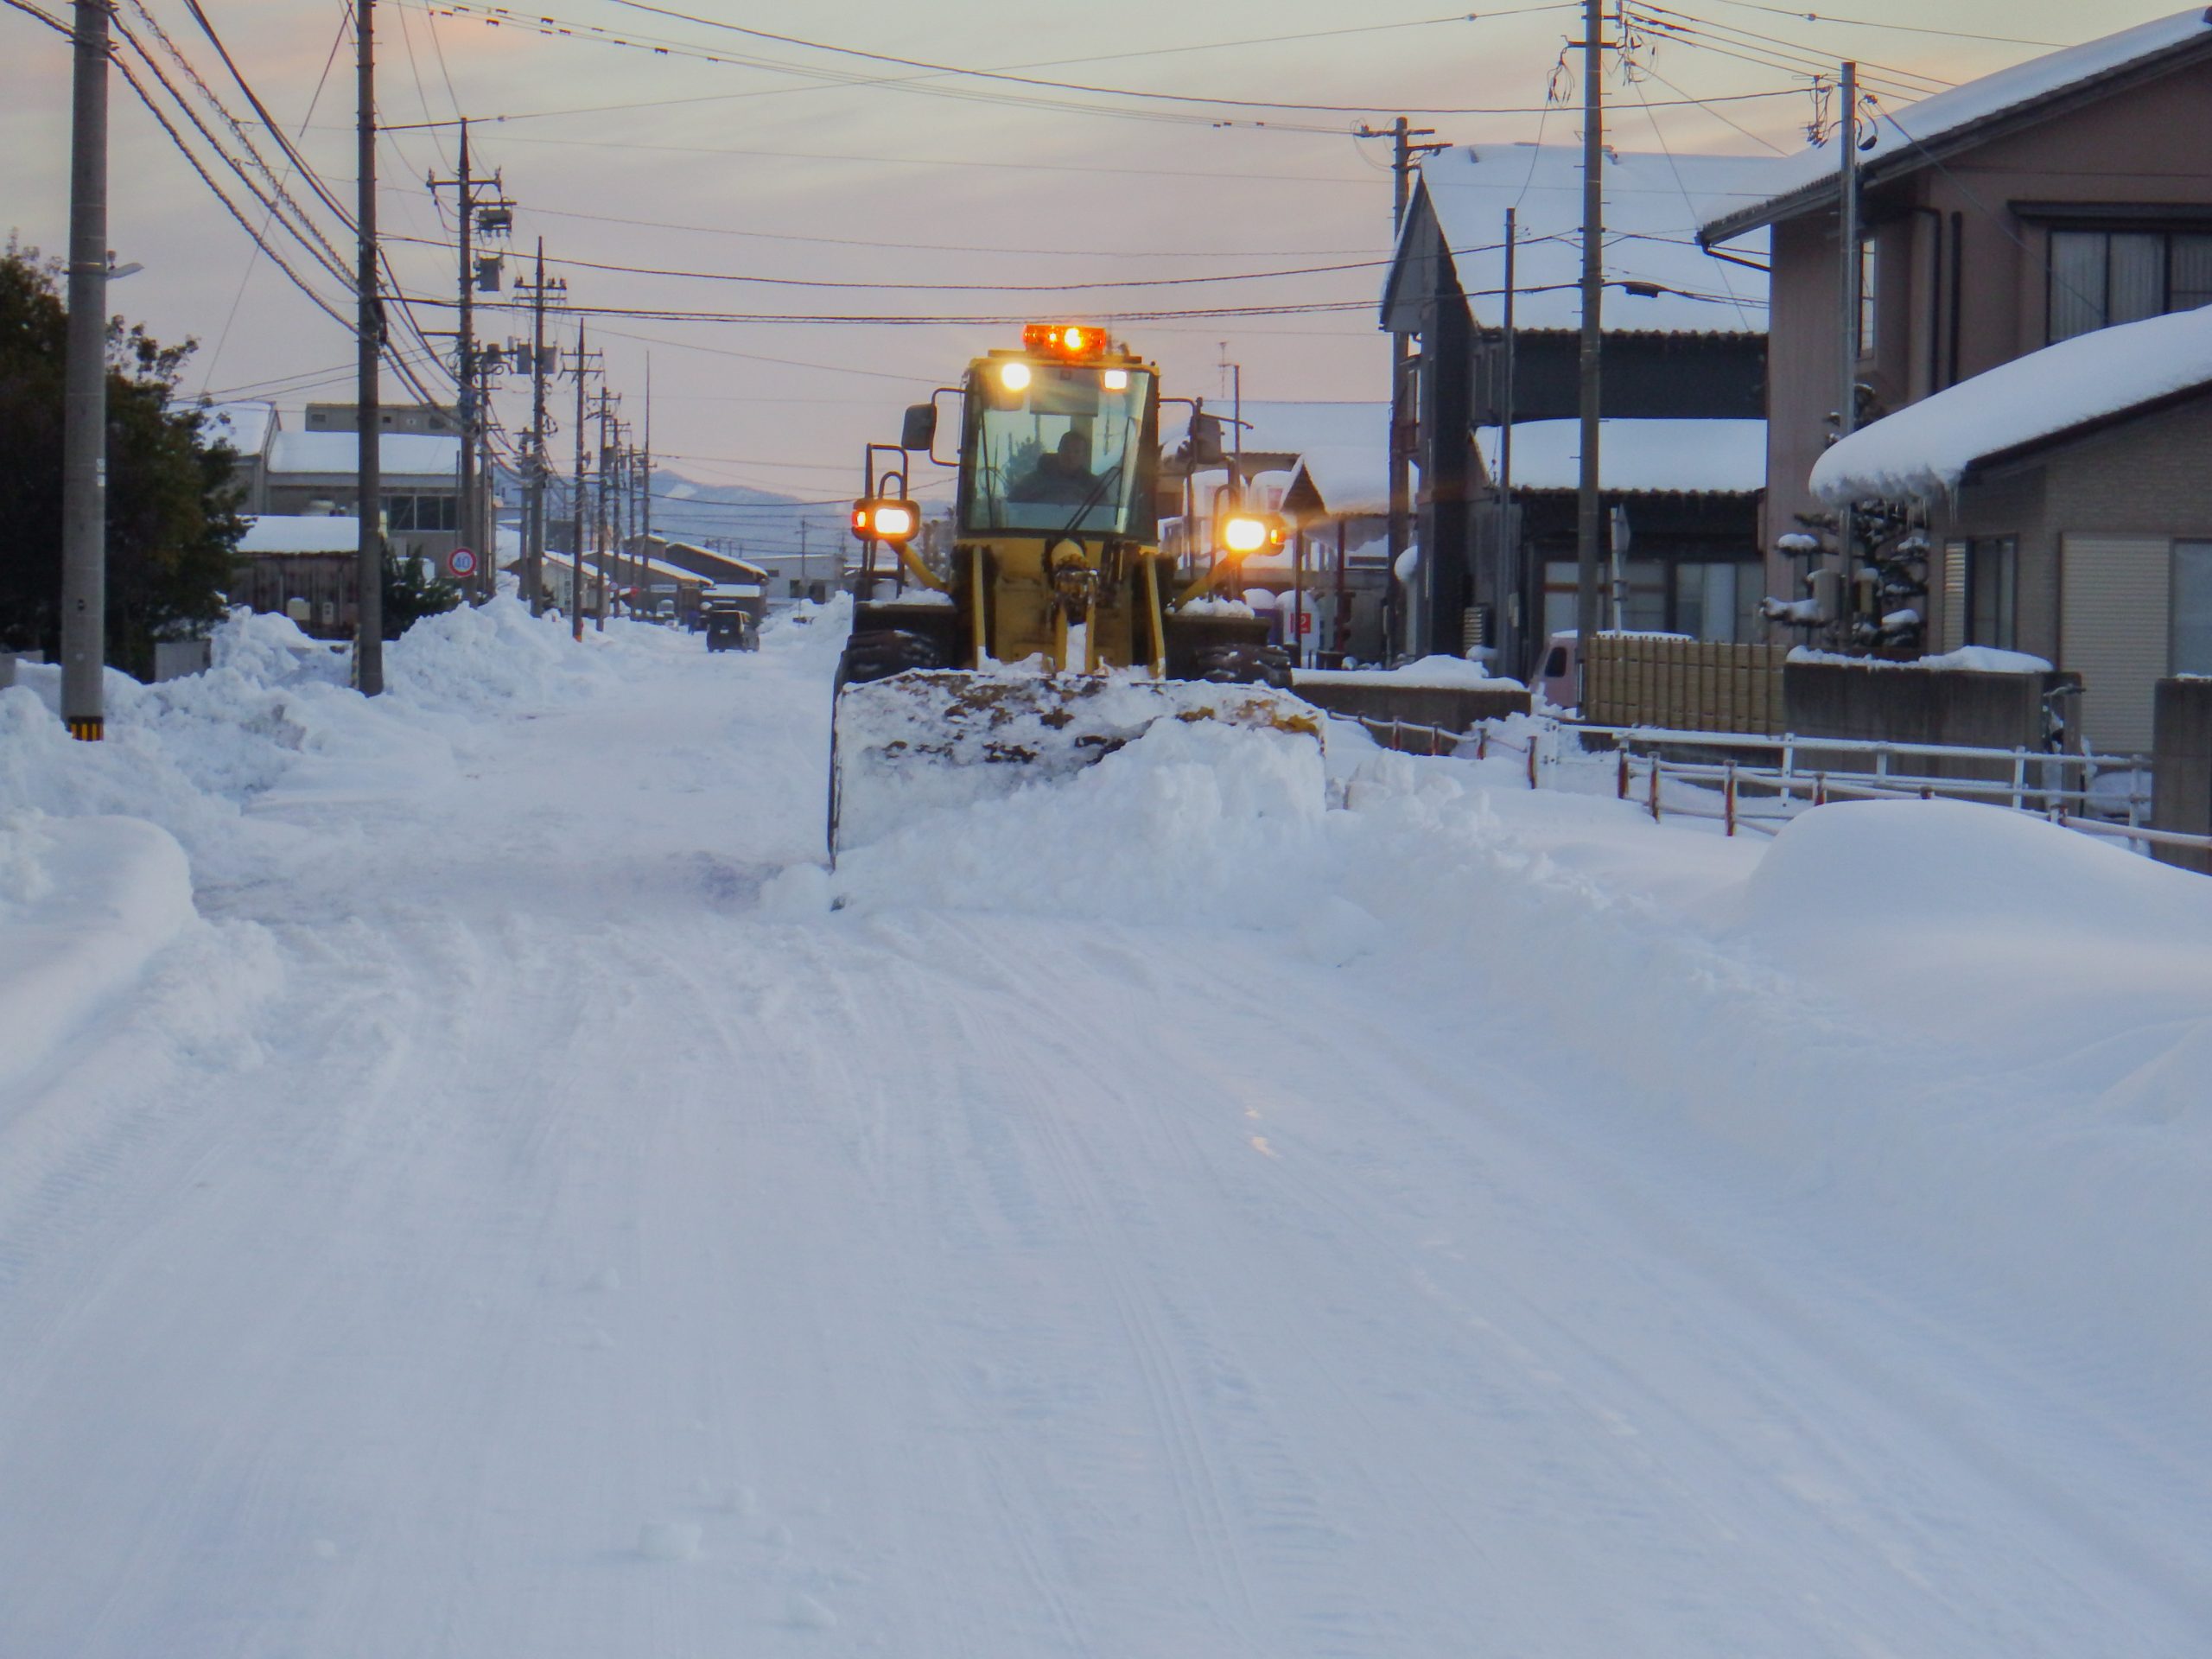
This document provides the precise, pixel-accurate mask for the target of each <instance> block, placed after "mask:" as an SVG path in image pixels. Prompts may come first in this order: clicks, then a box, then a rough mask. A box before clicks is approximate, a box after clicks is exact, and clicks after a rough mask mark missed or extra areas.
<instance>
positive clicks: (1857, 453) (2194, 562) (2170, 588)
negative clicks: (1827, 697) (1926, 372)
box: [1808, 305, 2212, 753]
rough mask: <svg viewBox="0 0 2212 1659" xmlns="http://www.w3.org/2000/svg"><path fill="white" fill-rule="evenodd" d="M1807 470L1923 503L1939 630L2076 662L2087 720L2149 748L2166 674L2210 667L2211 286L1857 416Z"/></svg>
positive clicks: (1849, 493) (2089, 728) (1843, 495)
mask: <svg viewBox="0 0 2212 1659" xmlns="http://www.w3.org/2000/svg"><path fill="white" fill-rule="evenodd" d="M1808 483H1809V486H1810V488H1811V490H1812V492H1813V493H1814V494H1815V496H1816V497H1817V498H1818V499H1821V501H1823V502H1825V503H1827V505H1833V506H1840V505H1847V504H1852V503H1856V502H1860V501H1867V500H1880V501H1885V502H1898V503H1905V504H1910V506H1911V507H1912V508H1913V509H1914V510H1915V512H1916V513H1917V514H1918V515H1919V516H1920V517H1921V518H1923V519H1924V521H1925V523H1926V525H1927V531H1926V534H1927V537H1928V539H1929V543H1930V545H1929V566H1930V574H1931V578H1932V579H1931V581H1930V582H1929V593H1928V594H1927V596H1926V599H1925V601H1924V603H1925V605H1926V607H1927V611H1928V628H1927V636H1928V641H1929V644H1930V645H1931V646H1933V648H1935V649H1936V650H1938V651H1952V650H1955V649H1957V648H1958V647H1960V646H1961V645H1986V646H1993V647H1997V648H1999V649H2003V650H2010V651H2020V652H2027V653H2028V654H2030V655H2031V656H2034V657H2040V658H2044V660H2045V661H2047V662H2050V663H2051V664H2055V665H2056V667H2057V668H2059V669H2060V670H2062V671H2068V672H2072V673H2075V674H2079V675H2080V676H2081V677H2082V703H2081V709H2080V714H2079V716H2078V721H2076V722H2075V723H2076V724H2077V727H2078V733H2079V735H2081V736H2082V737H2083V738H2084V739H2085V740H2086V741H2087V742H2088V746H2089V747H2092V748H2094V749H2096V750H2099V751H2101V752H2105V753H2140V752H2145V751H2147V750H2148V749H2149V748H2150V747H2151V742H2152V707H2153V698H2154V694H2155V690H2156V687H2157V684H2158V681H2159V679H2161V678H2162V677H2166V676H2169V675H2177V674H2208V675H2212V305H2208V306H2204V307H2202V308H2198V309H2196V310H2193V311H2186V312H2180V313H2177V314H2174V315H2166V316H2157V317H2149V318H2145V319H2143V320H2140V321H2134V322H2126V323H2120V324H2116V325H2114V326H2113V327H2109V328H2105V329H2102V330H2099V331H2096V332H2094V333H2091V334H2076V335H2075V336H2074V337H2073V338H2072V339H2069V340H2061V341H2059V342H2058V343H2057V344H2056V345H2051V346H2045V347H2044V348H2043V349H2042V350H2041V351H2037V352H2031V353H2028V354H2027V355H2026V356H2024V357H2018V358H2015V359H2012V361H2011V362H2008V363H2002V364H1999V365H1998V366H1996V367H1995V368H1993V369H1989V370H1986V371H1985V372H1983V373H1980V374H1978V375H1974V376H1972V377H1970V378H1967V379H1965V380H1961V381H1960V382H1959V383H1958V384H1957V385H1952V386H1947V387H1945V388H1944V389H1943V390H1942V391H1937V392H1936V393H1935V394H1933V395H1932V396H1930V397H1925V398H1923V399H1922V400H1921V401H1919V402H1917V403H1915V404H1910V405H1909V406H1907V407H1906V408H1904V409H1901V410H1897V412H1896V413H1895V414H1892V415H1889V416H1885V417H1884V418H1882V419H1880V420H1878V421H1875V422H1873V423H1871V424H1869V425H1866V426H1864V427H1862V428H1860V429H1859V430H1858V431H1856V432H1854V433H1853V434H1852V435H1850V436H1849V437H1847V438H1845V439H1843V440H1842V441H1841V442H1839V443H1837V444H1836V445H1835V446H1834V448H1830V449H1829V450H1828V451H1827V453H1826V454H1823V455H1822V456H1821V459H1820V461H1818V462H1817V463H1816V464H1815V466H1814V467H1813V469H1812V472H1811V475H1810V478H1809V480H1808Z"/></svg>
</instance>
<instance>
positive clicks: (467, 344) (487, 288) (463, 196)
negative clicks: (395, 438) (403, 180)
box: [423, 116, 514, 602]
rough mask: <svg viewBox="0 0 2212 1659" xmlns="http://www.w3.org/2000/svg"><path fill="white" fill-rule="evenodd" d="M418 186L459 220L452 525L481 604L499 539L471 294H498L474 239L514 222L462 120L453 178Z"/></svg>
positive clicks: (495, 259) (495, 580) (492, 271)
mask: <svg viewBox="0 0 2212 1659" xmlns="http://www.w3.org/2000/svg"><path fill="white" fill-rule="evenodd" d="M423 184H424V186H425V187H426V188H428V189H429V192H430V194H432V195H435V194H437V193H438V192H439V191H441V190H451V191H453V192H454V206H455V210H456V212H457V213H458V215H459V218H460V220H461V241H460V253H461V271H460V289H461V323H460V328H459V332H458V334H457V336H456V340H457V344H456V346H455V352H454V382H455V383H456V384H457V385H459V387H460V389H461V410H460V413H461V511H460V512H459V514H458V516H457V519H456V522H457V523H458V524H459V525H460V527H461V535H463V536H465V537H468V538H470V539H471V540H474V542H476V543H477V547H476V554H477V561H476V575H475V576H474V579H473V580H472V582H471V583H470V586H471V587H472V588H474V592H475V594H476V597H477V600H478V602H482V601H485V600H486V599H489V598H490V597H491V596H492V595H493V594H496V593H497V592H498V591H499V575H498V569H497V566H498V559H497V557H496V556H495V555H496V543H497V540H498V538H497V537H496V536H495V535H493V534H492V533H491V532H490V514H489V513H488V512H486V499H485V497H486V491H487V485H488V480H489V476H490V468H489V467H483V468H482V469H480V468H479V466H478V451H479V450H480V448H483V447H484V445H483V440H484V434H485V429H486V422H485V419H484V410H485V407H486V393H485V390H484V389H483V388H481V387H480V385H479V382H480V380H481V378H482V376H481V375H480V372H479V369H480V363H479V353H478V352H477V349H476V295H477V293H478V291H479V289H481V290H482V291H484V292H486V293H493V292H496V291H497V290H498V288H499V256H498V255H497V254H493V256H491V257H489V258H488V259H486V260H484V261H482V262H481V264H482V266H483V269H480V268H479V260H478V258H477V254H476V235H477V232H479V231H481V232H483V233H485V234H486V235H487V236H490V235H505V233H506V232H507V231H508V230H509V229H511V228H512V226H513V223H514V203H513V202H512V201H510V200H507V198H506V195H505V185H504V182H503V180H502V178H501V175H499V174H497V173H494V174H493V175H492V176H491V177H490V178H488V179H480V178H478V177H477V176H476V175H475V172H474V168H473V166H472V164H471V162H470V160H469V149H468V119H467V117H466V116H464V117H462V118H461V164H460V166H459V168H457V169H456V170H455V173H454V176H453V177H452V178H450V179H441V178H439V177H438V176H437V175H435V173H434V174H432V175H429V177H428V178H426V179H425V180H423ZM486 190H488V191H490V192H491V195H490V197H489V198H488V199H486V198H485V197H483V196H482V195H480V192H483V191H486Z"/></svg>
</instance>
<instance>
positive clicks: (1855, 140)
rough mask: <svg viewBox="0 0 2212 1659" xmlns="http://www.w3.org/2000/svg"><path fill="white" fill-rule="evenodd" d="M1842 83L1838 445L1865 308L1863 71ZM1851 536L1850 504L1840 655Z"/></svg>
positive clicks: (1841, 575)
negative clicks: (1861, 282) (1861, 275)
mask: <svg viewBox="0 0 2212 1659" xmlns="http://www.w3.org/2000/svg"><path fill="white" fill-rule="evenodd" d="M1841 79H1842V85H1841V86H1840V89H1839V92H1840V97H1841V99H1842V109H1841V112H1840V115H1839V116H1838V118H1837V121H1836V148H1837V149H1838V150H1839V151H1840V152H1841V159H1840V161H1839V162H1837V164H1836V171H1837V175H1838V177H1837V184H1838V187H1839V188H1838V191H1837V209H1836V211H1837V213H1838V215H1839V222H1838V226H1837V242H1838V248H1837V252H1838V254H1839V255H1840V259H1839V264H1840V266H1841V268H1842V278H1843V281H1842V296H1841V297H1842V303H1843V327H1842V328H1841V329H1840V331H1839V335H1840V345H1841V346H1842V349H1843V396H1842V399H1841V401H1840V402H1839V403H1838V404H1836V410H1835V435H1836V440H1837V442H1842V441H1843V440H1844V439H1845V438H1847V437H1849V436H1850V435H1851V434H1852V432H1853V429H1855V428H1856V427H1857V426H1858V424H1859V306H1860V304H1861V303H1862V298H1861V296H1860V294H1859V66H1858V65H1857V64H1855V63H1847V64H1845V65H1844V66H1843V73H1842V77H1841ZM1852 535H1853V524H1852V522H1851V505H1850V504H1849V503H1848V502H1846V503H1845V504H1844V505H1842V506H1841V507H1840V508H1838V509H1837V510H1836V515H1835V557H1836V572H1835V631H1836V648H1837V649H1838V650H1840V651H1848V650H1850V649H1851V634H1852V613H1853V609H1854V605H1853V601H1854V600H1855V598H1856V595H1855V594H1853V592H1852V580H1851V578H1852V569H1851V564H1852V546H1851V543H1852Z"/></svg>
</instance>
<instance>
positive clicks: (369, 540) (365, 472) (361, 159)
mask: <svg viewBox="0 0 2212 1659" xmlns="http://www.w3.org/2000/svg"><path fill="white" fill-rule="evenodd" d="M376 12H377V4H376V0H355V4H354V7H353V18H354V24H353V44H354V56H355V73H356V78H357V79H358V81H359V88H358V95H357V101H358V103H359V112H358V115H357V117H356V121H355V127H356V136H357V139H358V142H359V149H358V151H357V152H356V156H355V160H354V165H353V176H354V178H355V180H356V181H357V182H356V184H355V187H354V188H355V191H356V193H357V194H356V196H355V200H354V208H353V218H354V223H355V224H356V225H357V226H359V232H360V262H361V263H360V276H359V289H360V292H359V299H360V318H359V323H358V325H357V337H356V340H355V344H356V346H358V348H359V361H358V365H357V369H356V376H357V383H356V385H355V389H354V396H353V402H354V406H355V410H356V411H357V415H358V418H357V420H356V422H355V424H356V426H358V427H359V434H358V435H356V437H355V439H354V444H355V451H354V453H355V458H356V461H357V466H358V471H357V474H356V475H355V478H354V480H353V493H354V499H355V501H356V503H357V505H356V507H355V512H356V513H357V514H358V515H359V520H358V521H359V524H360V530H361V537H360V544H359V563H356V565H355V566H354V582H355V586H356V588H357V591H356V593H355V594H354V599H353V614H354V616H355V618H356V620H355V623H354V634H353V683H354V685H355V686H356V687H358V688H359V690H360V692H361V695H362V696H367V697H373V696H380V695H381V694H382V693H383V691H384V512H383V506H384V455H383V449H382V445H381V443H380V442H379V433H378V429H379V428H380V427H381V426H382V425H383V421H382V418H381V415H382V411H381V410H379V409H378V393H377V356H378V353H379V352H381V351H382V350H383V349H384V305H383V302H381V301H380V300H378V297H377V48H376Z"/></svg>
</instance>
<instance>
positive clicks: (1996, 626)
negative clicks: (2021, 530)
mask: <svg viewBox="0 0 2212 1659" xmlns="http://www.w3.org/2000/svg"><path fill="white" fill-rule="evenodd" d="M2019 600H2020V544H2019V543H2018V541H2017V540H2016V539H2015V538H2013V537H2010V536H1989V537H1981V538H1980V539H1978V540H1975V541H1971V542H1968V543H1967V636H1966V643H1967V644H1968V645H1992V646H1994V647H1995V648H1996V649H1998V650H1999V651H2011V650H2013V649H2014V648H2015V647H2014V643H2013V642H2014V641H2015V640H2016V639H2018V626H2019V612H2020V604H2019Z"/></svg>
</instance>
